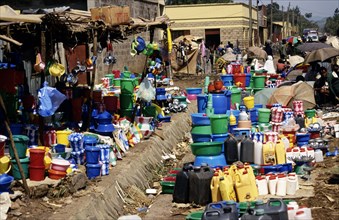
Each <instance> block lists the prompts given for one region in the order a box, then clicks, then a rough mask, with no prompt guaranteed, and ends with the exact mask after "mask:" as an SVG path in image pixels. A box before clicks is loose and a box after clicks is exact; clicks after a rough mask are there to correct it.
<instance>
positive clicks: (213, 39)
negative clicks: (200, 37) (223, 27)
mask: <svg viewBox="0 0 339 220" xmlns="http://www.w3.org/2000/svg"><path fill="white" fill-rule="evenodd" d="M205 39H206V40H205V41H206V46H207V47H209V48H211V47H212V48H214V49H215V48H217V47H218V46H219V44H220V29H205Z"/></svg>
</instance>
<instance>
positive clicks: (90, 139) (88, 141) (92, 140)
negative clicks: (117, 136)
mask: <svg viewBox="0 0 339 220" xmlns="http://www.w3.org/2000/svg"><path fill="white" fill-rule="evenodd" d="M97 143H98V138H97V137H94V136H87V135H85V136H84V147H88V146H90V147H94V146H96V145H97Z"/></svg>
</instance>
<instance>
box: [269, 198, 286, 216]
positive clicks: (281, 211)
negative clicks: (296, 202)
mask: <svg viewBox="0 0 339 220" xmlns="http://www.w3.org/2000/svg"><path fill="white" fill-rule="evenodd" d="M273 202H274V203H275V204H276V203H278V205H277V206H276V205H274V206H273V205H272V204H273ZM264 210H265V214H267V215H269V216H271V218H272V219H274V220H286V219H288V215H287V205H286V204H285V203H284V202H283V200H282V199H274V198H270V199H269V200H268V201H267V203H266V206H265V208H264Z"/></svg>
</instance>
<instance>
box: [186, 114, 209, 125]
mask: <svg viewBox="0 0 339 220" xmlns="http://www.w3.org/2000/svg"><path fill="white" fill-rule="evenodd" d="M191 119H192V124H193V125H210V124H211V121H210V119H209V117H208V116H207V115H206V114H205V113H192V114H191Z"/></svg>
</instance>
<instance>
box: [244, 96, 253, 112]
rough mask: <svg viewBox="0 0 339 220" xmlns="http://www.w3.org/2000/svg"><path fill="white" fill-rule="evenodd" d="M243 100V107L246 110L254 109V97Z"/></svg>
mask: <svg viewBox="0 0 339 220" xmlns="http://www.w3.org/2000/svg"><path fill="white" fill-rule="evenodd" d="M243 100H244V105H245V106H246V108H247V109H252V108H254V97H253V96H247V97H245V98H244V99H243Z"/></svg>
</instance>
